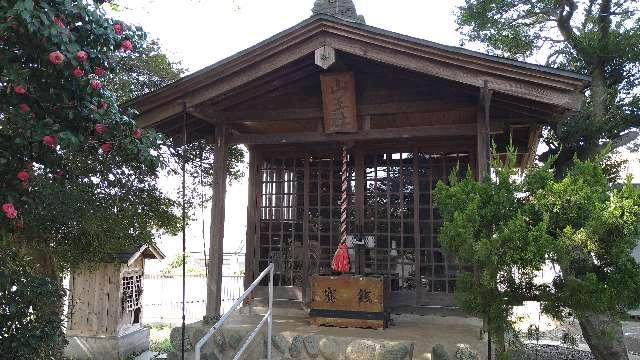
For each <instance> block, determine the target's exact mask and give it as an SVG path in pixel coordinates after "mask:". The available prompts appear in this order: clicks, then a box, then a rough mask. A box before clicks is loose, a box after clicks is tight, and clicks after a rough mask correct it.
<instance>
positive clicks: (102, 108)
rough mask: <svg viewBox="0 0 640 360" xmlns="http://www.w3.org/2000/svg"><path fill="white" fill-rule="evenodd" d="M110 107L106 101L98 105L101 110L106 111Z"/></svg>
mask: <svg viewBox="0 0 640 360" xmlns="http://www.w3.org/2000/svg"><path fill="white" fill-rule="evenodd" d="M108 107H109V104H107V103H106V102H105V101H101V102H100V104H98V109H99V110H106V109H107V108H108Z"/></svg>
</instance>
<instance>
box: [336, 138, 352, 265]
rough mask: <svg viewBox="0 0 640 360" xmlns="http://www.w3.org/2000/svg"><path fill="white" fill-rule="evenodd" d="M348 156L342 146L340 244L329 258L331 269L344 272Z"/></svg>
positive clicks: (347, 257) (345, 261)
mask: <svg viewBox="0 0 640 360" xmlns="http://www.w3.org/2000/svg"><path fill="white" fill-rule="evenodd" d="M348 166H349V156H348V155H347V147H346V146H342V166H341V167H340V174H341V176H342V186H341V188H340V245H339V246H338V250H336V254H335V255H334V256H333V260H331V268H332V269H333V271H336V272H340V273H346V272H348V271H349V268H350V264H349V249H348V248H347V189H348V187H349V172H348Z"/></svg>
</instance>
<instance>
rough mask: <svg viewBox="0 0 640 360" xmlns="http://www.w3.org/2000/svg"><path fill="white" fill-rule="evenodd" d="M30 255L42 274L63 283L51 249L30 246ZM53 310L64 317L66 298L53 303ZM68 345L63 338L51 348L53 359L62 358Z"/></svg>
mask: <svg viewBox="0 0 640 360" xmlns="http://www.w3.org/2000/svg"><path fill="white" fill-rule="evenodd" d="M25 250H26V251H27V252H28V253H29V255H31V256H32V257H33V259H34V260H35V261H36V263H37V264H38V271H39V272H40V274H42V276H44V277H46V278H47V279H49V280H51V281H52V282H55V283H58V284H62V277H61V276H60V274H59V273H58V268H57V265H56V261H55V258H54V257H53V255H52V254H51V251H50V249H49V248H48V247H46V245H43V248H29V249H25ZM52 307H53V308H52V309H51V311H52V312H53V313H57V314H58V317H59V318H60V319H63V316H64V299H62V298H61V299H59V301H57V302H55V303H53V304H52ZM65 345H66V340H65V339H64V338H61V341H60V342H59V343H58V345H57V346H56V347H55V348H54V349H51V356H52V358H53V359H62V355H63V353H64V347H65Z"/></svg>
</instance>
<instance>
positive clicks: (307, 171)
mask: <svg viewBox="0 0 640 360" xmlns="http://www.w3.org/2000/svg"><path fill="white" fill-rule="evenodd" d="M310 161H311V157H310V156H309V154H305V156H304V179H303V182H304V183H303V189H302V193H303V194H304V195H303V196H304V200H303V211H304V213H303V215H302V216H303V217H302V241H303V242H304V244H303V246H304V253H305V254H310V253H311V243H310V239H309V190H310V187H311V163H310ZM318 256H320V254H318ZM302 271H303V275H304V276H303V279H304V280H303V284H302V287H303V294H302V296H303V300H304V302H305V304H309V303H311V282H310V281H309V280H310V276H311V275H313V274H311V273H310V264H309V256H305V257H304V258H303V260H302Z"/></svg>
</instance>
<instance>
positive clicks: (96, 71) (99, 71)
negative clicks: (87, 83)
mask: <svg viewBox="0 0 640 360" xmlns="http://www.w3.org/2000/svg"><path fill="white" fill-rule="evenodd" d="M106 72H107V71H106V70H105V69H103V68H101V67H96V68H95V69H94V70H93V73H94V74H96V76H102V75H104V73H106Z"/></svg>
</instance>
